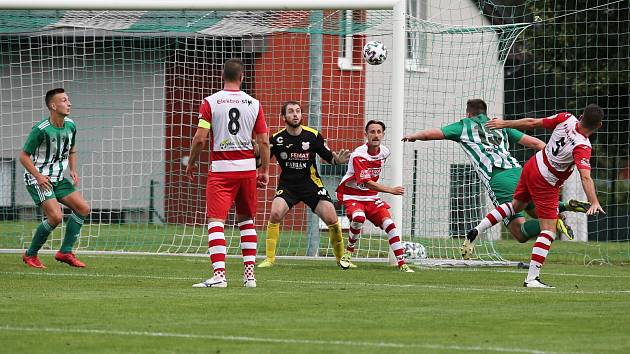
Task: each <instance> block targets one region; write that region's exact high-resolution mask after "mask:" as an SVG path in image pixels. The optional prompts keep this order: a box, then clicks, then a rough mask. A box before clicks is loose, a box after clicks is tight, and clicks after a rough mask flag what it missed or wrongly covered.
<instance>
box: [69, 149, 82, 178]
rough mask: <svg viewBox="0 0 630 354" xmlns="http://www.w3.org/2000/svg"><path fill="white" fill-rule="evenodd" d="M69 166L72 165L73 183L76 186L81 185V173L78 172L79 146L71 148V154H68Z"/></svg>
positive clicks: (71, 175) (71, 176)
mask: <svg viewBox="0 0 630 354" xmlns="http://www.w3.org/2000/svg"><path fill="white" fill-rule="evenodd" d="M68 166H69V167H70V178H72V183H73V184H74V185H75V186H78V185H79V174H78V173H77V146H76V145H75V146H73V147H72V149H70V154H69V155H68Z"/></svg>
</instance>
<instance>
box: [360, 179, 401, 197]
mask: <svg viewBox="0 0 630 354" xmlns="http://www.w3.org/2000/svg"><path fill="white" fill-rule="evenodd" d="M364 184H365V187H366V188H367V189H370V190H373V191H377V192H383V193H389V194H393V195H404V194H405V187H403V186H395V187H388V186H386V185H383V184H380V183H378V182H374V181H372V180H368V181H366V182H365V183H364Z"/></svg>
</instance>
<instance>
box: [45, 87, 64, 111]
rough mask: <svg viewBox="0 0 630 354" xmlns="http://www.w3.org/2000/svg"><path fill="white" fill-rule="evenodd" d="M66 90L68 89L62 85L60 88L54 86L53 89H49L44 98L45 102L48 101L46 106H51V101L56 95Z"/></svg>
mask: <svg viewBox="0 0 630 354" xmlns="http://www.w3.org/2000/svg"><path fill="white" fill-rule="evenodd" d="M64 92H66V90H64V89H62V88H61V87H58V88H54V89H52V90H49V91H48V92H46V98H44V102H46V108H50V106H49V104H50V101H52V99H53V97H55V95H58V94H60V93H64Z"/></svg>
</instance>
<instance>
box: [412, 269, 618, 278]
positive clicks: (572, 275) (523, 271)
mask: <svg viewBox="0 0 630 354" xmlns="http://www.w3.org/2000/svg"><path fill="white" fill-rule="evenodd" d="M419 268H422V269H423V270H425V269H429V270H436V271H446V272H456V271H459V272H492V273H515V274H526V273H527V270H526V269H522V270H507V269H481V268H424V267H419ZM545 275H553V276H556V275H557V276H562V277H565V276H566V277H584V278H630V275H605V274H604V275H602V274H577V273H554V272H545Z"/></svg>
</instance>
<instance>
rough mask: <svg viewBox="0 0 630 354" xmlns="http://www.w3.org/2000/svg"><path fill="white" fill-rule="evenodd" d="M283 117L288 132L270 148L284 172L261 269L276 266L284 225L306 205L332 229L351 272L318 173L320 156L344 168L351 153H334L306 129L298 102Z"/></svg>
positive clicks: (285, 109) (335, 249) (285, 108)
mask: <svg viewBox="0 0 630 354" xmlns="http://www.w3.org/2000/svg"><path fill="white" fill-rule="evenodd" d="M280 115H281V117H282V118H283V119H284V121H285V128H284V129H282V130H280V131H279V132H277V133H275V134H274V135H273V137H272V138H271V139H270V144H271V156H272V157H275V158H276V160H277V161H278V164H279V165H280V168H281V170H282V172H281V173H280V180H279V182H278V187H277V189H276V196H275V197H274V199H273V203H272V204H271V216H270V217H269V224H268V226H267V240H266V256H267V258H266V259H265V260H264V261H263V262H262V263H260V264H259V265H258V267H260V268H265V267H271V266H273V265H274V263H275V261H276V244H277V243H278V238H279V236H280V222H282V220H283V219H284V217H285V216H286V215H287V213H288V212H289V210H291V208H292V207H293V206H294V205H296V204H297V203H299V202H303V203H304V204H306V205H308V206H309V207H310V208H311V210H312V211H313V212H314V213H315V214H317V216H319V217H320V218H321V219H322V220H323V221H324V222H325V223H326V225H328V232H329V235H330V242H331V243H332V246H333V252H334V254H335V258H336V259H337V264H339V266H341V267H342V268H344V269H346V268H349V267H351V266H353V265H352V264H351V263H350V262H342V261H341V256H343V252H344V247H343V240H342V235H341V226H340V225H339V219H338V217H337V213H336V212H335V206H334V205H333V202H332V200H331V199H330V195H329V194H328V191H327V190H326V188H325V187H324V184H323V183H322V180H321V178H320V176H319V173H318V172H317V165H316V164H315V156H316V155H319V156H320V157H321V158H322V159H324V160H326V161H327V162H328V163H331V164H342V163H346V162H348V158H349V156H350V151H348V150H340V151H339V152H337V153H335V152H332V151H331V150H330V149H328V147H327V146H326V144H325V143H324V138H323V137H322V135H321V134H320V133H319V132H318V131H317V130H315V129H312V128H309V127H307V126H304V125H302V124H301V123H302V110H301V108H300V104H299V103H298V102H296V101H288V102H285V103H284V104H283V105H282V108H281V109H280Z"/></svg>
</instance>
